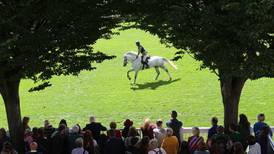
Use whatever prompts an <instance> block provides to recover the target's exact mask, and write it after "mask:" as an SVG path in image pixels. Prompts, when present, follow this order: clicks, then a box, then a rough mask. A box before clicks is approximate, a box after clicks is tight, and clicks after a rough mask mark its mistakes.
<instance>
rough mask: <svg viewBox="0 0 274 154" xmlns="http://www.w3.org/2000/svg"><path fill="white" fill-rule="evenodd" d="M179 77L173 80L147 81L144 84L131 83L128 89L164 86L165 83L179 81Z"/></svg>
mask: <svg viewBox="0 0 274 154" xmlns="http://www.w3.org/2000/svg"><path fill="white" fill-rule="evenodd" d="M180 80H181V79H180V78H178V79H174V80H169V81H163V80H159V81H156V82H147V83H144V84H136V85H133V86H132V87H131V88H130V89H132V90H143V89H151V90H156V89H157V88H159V87H161V86H165V85H169V84H172V83H174V82H177V81H180Z"/></svg>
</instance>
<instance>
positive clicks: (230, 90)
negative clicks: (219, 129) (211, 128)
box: [220, 77, 246, 132]
mask: <svg viewBox="0 0 274 154" xmlns="http://www.w3.org/2000/svg"><path fill="white" fill-rule="evenodd" d="M245 81H246V79H244V78H239V77H230V78H226V79H221V80H220V85H221V93H222V98H223V105H224V126H225V130H226V132H227V131H228V128H229V125H230V124H237V123H238V110H239V102H240V97H241V92H242V89H243V87H244V84H245Z"/></svg>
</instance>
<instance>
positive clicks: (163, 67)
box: [161, 66, 172, 80]
mask: <svg viewBox="0 0 274 154" xmlns="http://www.w3.org/2000/svg"><path fill="white" fill-rule="evenodd" d="M161 68H162V69H163V70H164V71H165V72H166V73H167V74H168V76H169V80H172V78H171V75H170V74H169V72H168V69H167V68H166V67H165V66H161Z"/></svg>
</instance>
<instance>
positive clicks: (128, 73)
mask: <svg viewBox="0 0 274 154" xmlns="http://www.w3.org/2000/svg"><path fill="white" fill-rule="evenodd" d="M132 71H134V70H133V69H130V70H128V71H127V78H128V79H129V80H131V78H130V76H129V73H130V72H132Z"/></svg>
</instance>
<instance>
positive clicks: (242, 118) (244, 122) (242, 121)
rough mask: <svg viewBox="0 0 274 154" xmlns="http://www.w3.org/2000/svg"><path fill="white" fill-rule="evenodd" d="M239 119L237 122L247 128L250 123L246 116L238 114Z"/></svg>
mask: <svg viewBox="0 0 274 154" xmlns="http://www.w3.org/2000/svg"><path fill="white" fill-rule="evenodd" d="M239 117H240V121H239V124H240V125H242V126H244V127H245V128H249V127H250V123H249V121H248V119H247V117H246V115H245V114H240V116H239Z"/></svg>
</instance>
